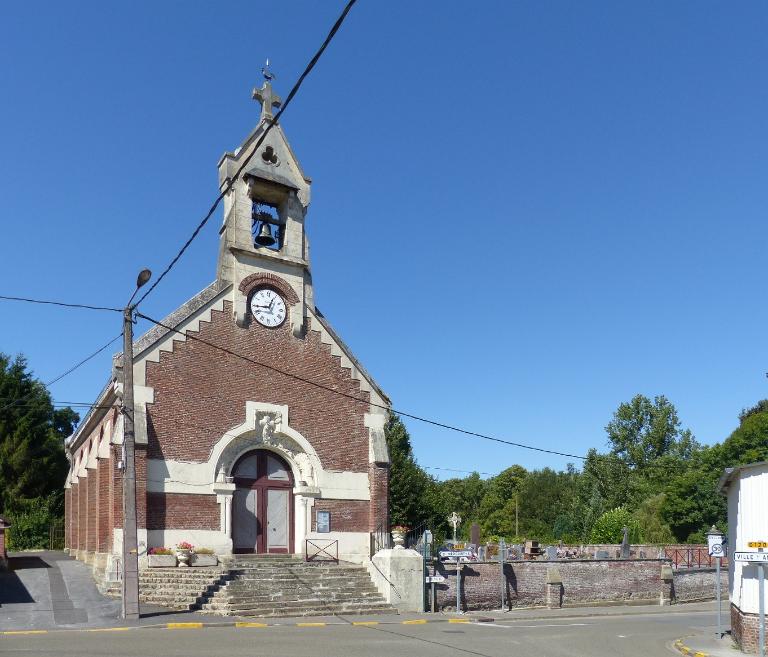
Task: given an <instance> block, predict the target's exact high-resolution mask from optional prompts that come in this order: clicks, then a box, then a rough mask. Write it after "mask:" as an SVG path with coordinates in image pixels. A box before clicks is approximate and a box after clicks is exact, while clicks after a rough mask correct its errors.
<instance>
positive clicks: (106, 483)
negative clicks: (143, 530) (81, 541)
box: [96, 458, 112, 552]
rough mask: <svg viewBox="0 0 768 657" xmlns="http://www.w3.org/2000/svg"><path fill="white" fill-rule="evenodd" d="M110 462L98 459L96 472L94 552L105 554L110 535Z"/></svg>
mask: <svg viewBox="0 0 768 657" xmlns="http://www.w3.org/2000/svg"><path fill="white" fill-rule="evenodd" d="M110 465H111V464H110V460H109V459H108V458H106V459H99V467H98V470H97V471H96V472H97V482H98V484H97V485H98V490H99V494H98V499H99V506H98V515H97V518H98V523H99V524H98V529H97V535H96V550H97V552H106V551H107V550H108V549H109V539H110V537H111V535H112V531H111V526H110V524H109V489H110V476H109V474H110Z"/></svg>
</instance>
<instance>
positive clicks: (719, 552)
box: [709, 543, 725, 557]
mask: <svg viewBox="0 0 768 657" xmlns="http://www.w3.org/2000/svg"><path fill="white" fill-rule="evenodd" d="M709 556H710V557H724V556H725V545H723V544H722V543H713V544H712V545H710V546H709Z"/></svg>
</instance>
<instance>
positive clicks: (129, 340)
mask: <svg viewBox="0 0 768 657" xmlns="http://www.w3.org/2000/svg"><path fill="white" fill-rule="evenodd" d="M151 276H152V272H151V271H149V269H144V270H142V272H141V273H140V274H139V277H138V279H137V280H136V289H135V290H134V291H133V294H132V295H131V298H130V299H129V300H128V305H126V307H125V309H124V310H123V604H122V615H123V618H125V619H127V620H138V618H139V539H138V530H137V528H136V458H135V438H136V436H135V434H134V426H133V310H134V306H132V305H131V304H132V303H133V299H134V297H135V296H136V292H138V291H139V288H140V287H141V286H142V285H144V284H145V283H146V282H147V281H148V280H149V279H150V277H151Z"/></svg>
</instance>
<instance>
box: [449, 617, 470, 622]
mask: <svg viewBox="0 0 768 657" xmlns="http://www.w3.org/2000/svg"><path fill="white" fill-rule="evenodd" d="M448 622H449V623H469V622H470V620H469V619H468V618H449V619H448Z"/></svg>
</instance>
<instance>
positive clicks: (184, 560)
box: [176, 550, 192, 568]
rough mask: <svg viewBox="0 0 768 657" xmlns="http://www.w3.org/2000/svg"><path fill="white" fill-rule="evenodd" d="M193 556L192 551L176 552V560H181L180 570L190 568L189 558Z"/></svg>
mask: <svg viewBox="0 0 768 657" xmlns="http://www.w3.org/2000/svg"><path fill="white" fill-rule="evenodd" d="M191 555H192V550H176V558H177V559H178V560H179V568H186V567H187V566H189V558H190V556H191Z"/></svg>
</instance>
